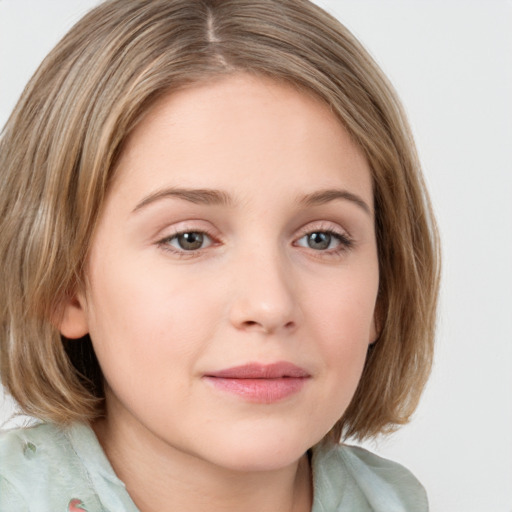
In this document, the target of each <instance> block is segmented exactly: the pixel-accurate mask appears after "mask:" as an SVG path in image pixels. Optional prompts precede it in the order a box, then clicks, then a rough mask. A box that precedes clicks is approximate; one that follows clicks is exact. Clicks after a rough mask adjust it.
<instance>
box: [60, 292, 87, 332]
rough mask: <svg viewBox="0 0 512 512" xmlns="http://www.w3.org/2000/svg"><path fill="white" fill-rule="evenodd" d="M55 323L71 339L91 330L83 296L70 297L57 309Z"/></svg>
mask: <svg viewBox="0 0 512 512" xmlns="http://www.w3.org/2000/svg"><path fill="white" fill-rule="evenodd" d="M53 324H54V325H55V327H56V328H57V329H58V330H59V331H60V333H61V334H62V335H63V336H64V337H66V338H69V339H77V338H82V337H83V336H85V335H86V334H87V333H88V332H89V325H88V322H87V315H86V312H85V308H84V306H83V300H81V297H78V296H77V295H74V296H73V297H68V298H66V299H65V301H64V302H63V303H62V304H61V306H60V307H59V308H58V310H57V311H56V315H55V316H54V318H53Z"/></svg>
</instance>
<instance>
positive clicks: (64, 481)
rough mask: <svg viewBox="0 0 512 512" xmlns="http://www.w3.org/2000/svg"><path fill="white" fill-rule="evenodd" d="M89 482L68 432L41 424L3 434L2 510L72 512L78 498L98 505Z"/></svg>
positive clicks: (0, 454)
mask: <svg viewBox="0 0 512 512" xmlns="http://www.w3.org/2000/svg"><path fill="white" fill-rule="evenodd" d="M84 428H86V427H84ZM88 480H89V478H88V474H87V472H86V471H85V468H84V467H83V464H82V463H81V461H80V459H79V458H78V457H77V455H76V452H75V450H74V448H73V445H72V443H71V442H70V439H69V435H68V431H67V430H66V429H61V428H59V427H57V426H55V425H52V424H39V425H36V426H33V427H28V428H18V429H13V430H8V431H4V432H0V511H4V510H16V511H18V510H19V511H20V512H23V511H30V510H46V509H55V510H68V508H69V506H70V504H71V503H72V501H73V499H75V498H77V497H79V498H82V499H83V500H84V501H85V500H88V501H93V502H94V501H96V500H95V497H94V491H93V489H91V487H90V485H89V484H88ZM75 502H78V501H77V500H76V499H75ZM87 510H100V509H99V508H97V507H96V506H95V505H94V506H93V507H92V508H91V509H87Z"/></svg>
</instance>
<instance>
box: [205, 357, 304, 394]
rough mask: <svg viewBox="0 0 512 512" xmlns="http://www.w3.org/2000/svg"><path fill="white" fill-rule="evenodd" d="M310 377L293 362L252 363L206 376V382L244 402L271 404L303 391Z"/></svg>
mask: <svg viewBox="0 0 512 512" xmlns="http://www.w3.org/2000/svg"><path fill="white" fill-rule="evenodd" d="M310 378H311V375H310V374H309V373H308V372H307V371H306V370H304V369H303V368H300V367H298V366H296V365H294V364H292V363H288V362H278V363H273V364H259V363H249V364H246V365H242V366H235V367H232V368H226V369H223V370H220V371H216V372H212V373H208V374H205V375H204V376H203V379H204V380H205V381H207V382H208V383H209V384H210V385H212V386H213V387H214V388H216V389H217V390H219V391H221V392H226V393H230V394H233V395H237V396H238V397H240V398H242V399H243V400H245V401H248V402H253V403H262V404H271V403H274V402H278V401H281V400H284V399H285V398H288V397H290V396H292V395H295V394H297V393H299V392H300V391H301V389H302V388H303V387H304V385H305V384H306V382H307V381H308V379H310Z"/></svg>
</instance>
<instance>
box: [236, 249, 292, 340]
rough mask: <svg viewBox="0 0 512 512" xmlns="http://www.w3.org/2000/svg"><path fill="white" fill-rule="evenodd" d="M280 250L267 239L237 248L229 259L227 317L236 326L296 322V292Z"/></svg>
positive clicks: (259, 327)
mask: <svg viewBox="0 0 512 512" xmlns="http://www.w3.org/2000/svg"><path fill="white" fill-rule="evenodd" d="M288 263H289V262H288V261H287V258H286V255H285V253H284V250H283V249H282V248H280V247H279V244H278V243H275V242H274V243H272V242H269V241H268V240H267V241H266V242H264V243H260V244H252V245H250V246H248V247H246V248H245V249H244V250H240V252H239V254H238V256H237V258H236V262H233V274H232V276H233V281H234V294H233V298H232V304H231V320H232V323H234V324H235V325H236V326H237V327H238V328H244V329H249V328H250V329H254V330H261V331H263V332H268V333H270V332H274V331H276V330H278V329H280V328H290V327H292V326H293V325H295V323H296V318H295V316H296V309H297V307H296V306H297V304H296V294H295V291H294V282H293V276H292V272H291V269H290V267H289V265H288Z"/></svg>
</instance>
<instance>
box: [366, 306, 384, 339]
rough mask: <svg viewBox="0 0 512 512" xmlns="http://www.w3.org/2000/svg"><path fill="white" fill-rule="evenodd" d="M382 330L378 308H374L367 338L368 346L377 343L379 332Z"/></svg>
mask: <svg viewBox="0 0 512 512" xmlns="http://www.w3.org/2000/svg"><path fill="white" fill-rule="evenodd" d="M381 332H382V322H381V315H380V314H379V310H378V308H376V309H375V312H374V314H373V319H372V324H371V326H370V338H369V340H368V346H370V347H371V346H372V345H373V344H375V343H377V341H378V339H379V337H380V334H381Z"/></svg>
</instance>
